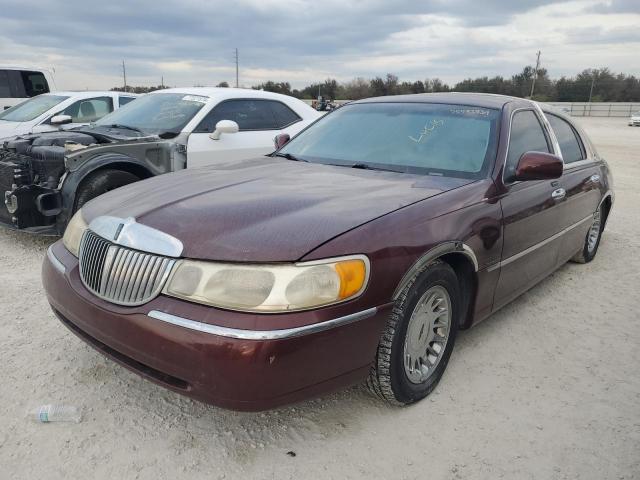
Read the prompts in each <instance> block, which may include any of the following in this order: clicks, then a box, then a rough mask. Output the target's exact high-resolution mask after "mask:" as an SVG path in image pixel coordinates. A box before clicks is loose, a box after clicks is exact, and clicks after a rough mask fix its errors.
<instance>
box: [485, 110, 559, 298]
mask: <svg viewBox="0 0 640 480" xmlns="http://www.w3.org/2000/svg"><path fill="white" fill-rule="evenodd" d="M541 120H542V119H541V117H540V113H539V112H538V111H537V110H536V109H534V108H530V109H529V108H524V109H519V110H516V111H515V112H514V113H513V115H512V118H511V130H510V136H509V148H508V152H507V158H506V161H505V167H504V169H503V175H502V178H500V179H499V181H500V182H502V183H503V184H504V186H505V188H506V194H505V195H504V196H503V198H502V199H501V204H502V212H503V219H504V220H503V222H504V244H503V250H502V261H501V262H500V264H498V265H496V266H494V267H492V269H495V268H500V269H501V272H500V278H499V280H498V286H497V288H496V294H495V301H494V308H500V307H501V306H502V305H504V304H505V303H507V302H509V301H511V300H512V299H513V298H515V297H517V296H518V295H520V294H521V293H522V292H524V291H525V290H527V289H528V288H529V287H531V285H533V284H535V283H536V282H538V281H539V280H541V279H542V278H544V277H545V276H546V275H548V274H549V273H550V272H552V271H553V269H554V268H555V266H556V262H557V245H558V243H559V241H560V240H558V238H555V236H556V234H558V232H560V231H561V230H562V229H563V224H562V221H561V219H560V218H559V217H558V204H559V202H560V201H561V199H559V198H558V190H559V189H560V180H553V181H551V180H537V181H527V182H518V181H515V179H514V175H515V171H516V167H517V165H518V161H519V160H520V157H521V156H522V155H523V154H524V153H525V152H530V151H535V152H546V153H554V150H553V147H552V142H551V138H550V137H549V135H548V134H547V132H546V131H545V129H544V127H543V124H542V122H541Z"/></svg>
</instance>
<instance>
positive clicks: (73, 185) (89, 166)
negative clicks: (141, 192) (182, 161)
mask: <svg viewBox="0 0 640 480" xmlns="http://www.w3.org/2000/svg"><path fill="white" fill-rule="evenodd" d="M107 169H113V170H121V171H124V172H128V173H131V174H133V175H135V176H137V177H138V178H139V179H140V180H144V179H145V178H149V177H153V176H154V175H155V174H154V173H153V172H152V171H151V170H150V169H149V168H148V167H147V166H146V165H145V164H144V162H141V161H140V160H138V159H136V158H133V157H129V156H127V155H123V154H114V153H111V154H109V153H107V154H103V155H97V156H96V157H94V158H92V159H90V160H88V161H87V162H85V163H84V164H82V166H81V167H80V168H78V169H77V170H74V171H71V172H69V173H68V174H67V176H66V178H65V179H64V181H63V184H62V188H61V193H62V203H63V211H62V212H61V214H60V215H58V222H57V223H58V224H59V225H60V224H62V225H66V223H67V221H68V220H69V219H70V218H71V215H72V214H73V208H74V205H75V202H76V194H77V191H78V189H79V188H80V186H81V185H82V183H83V182H84V181H85V180H86V179H87V177H88V176H89V175H91V174H92V173H95V172H98V171H100V170H107Z"/></svg>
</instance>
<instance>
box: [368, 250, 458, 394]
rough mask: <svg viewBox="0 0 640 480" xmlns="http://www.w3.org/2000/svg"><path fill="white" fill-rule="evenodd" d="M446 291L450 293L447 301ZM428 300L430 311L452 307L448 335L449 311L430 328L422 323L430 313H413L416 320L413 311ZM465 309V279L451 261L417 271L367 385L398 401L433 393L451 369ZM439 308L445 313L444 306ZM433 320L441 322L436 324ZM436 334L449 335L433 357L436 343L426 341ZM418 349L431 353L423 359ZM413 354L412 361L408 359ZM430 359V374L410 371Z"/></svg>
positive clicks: (397, 307)
mask: <svg viewBox="0 0 640 480" xmlns="http://www.w3.org/2000/svg"><path fill="white" fill-rule="evenodd" d="M445 293H446V296H448V302H447V301H446V298H445ZM432 295H436V296H438V295H440V296H441V297H442V298H443V302H439V303H438V302H435V303H432V300H431V298H432ZM423 302H426V305H427V306H429V308H427V309H426V311H436V310H435V309H434V308H433V306H434V305H435V304H436V303H437V305H436V308H439V307H441V306H442V305H443V304H444V305H446V306H448V309H449V312H450V313H449V317H448V323H449V327H448V334H446V335H444V334H445V333H446V329H444V328H440V327H439V325H442V322H443V321H444V320H443V319H444V317H445V316H446V315H444V314H443V316H442V317H440V320H437V323H431V322H428V323H427V325H429V327H427V328H426V329H425V328H424V326H420V322H418V319H419V318H425V317H424V316H420V315H414V322H413V323H412V321H411V319H412V314H414V313H416V314H417V313H418V312H420V311H423V310H421V307H420V305H421V304H423ZM461 310H462V309H461V292H460V284H459V281H458V278H457V276H456V274H455V272H454V271H453V269H452V268H451V267H450V266H449V265H448V264H446V263H445V262H443V261H441V260H436V261H434V262H432V263H430V264H428V265H426V266H425V267H423V268H422V269H421V270H420V271H418V272H417V273H416V275H415V276H414V277H413V278H412V279H411V280H410V281H409V283H408V285H407V286H406V287H405V288H404V289H403V290H402V292H401V293H400V295H399V297H398V299H397V301H396V303H395V305H394V307H393V309H392V312H391V315H390V316H389V319H388V321H387V325H386V327H385V329H384V331H383V333H382V336H381V338H380V343H379V344H378V350H377V354H376V358H375V360H374V363H373V365H372V367H371V371H370V373H369V378H368V379H367V387H368V389H369V390H370V391H371V392H372V393H373V394H375V395H376V396H378V397H380V398H381V399H383V400H385V401H387V402H388V403H391V404H393V405H408V404H411V403H414V402H416V401H418V400H421V399H422V398H424V397H426V396H427V395H429V393H431V392H432V391H433V389H434V388H435V387H436V385H437V384H438V382H439V381H440V379H441V378H442V375H443V374H444V371H445V369H446V368H447V363H448V362H449V357H450V356H451V352H452V351H453V346H454V344H455V340H456V334H457V332H458V324H459V320H460V315H461ZM438 312H439V313H441V312H440V311H439V310H438ZM416 322H417V323H416ZM423 325H424V324H423ZM433 325H436V326H435V327H432V326H433ZM416 328H418V329H416ZM436 331H439V333H440V336H438V335H435V332H436ZM432 333H433V334H434V336H433V338H434V339H436V338H440V339H441V338H442V337H443V336H444V337H446V339H445V340H444V341H443V342H441V343H442V344H443V345H444V346H443V347H442V346H441V347H440V349H439V350H438V351H437V352H436V353H437V354H438V355H437V357H436V358H435V359H433V360H432V357H433V355H429V354H428V349H427V345H429V346H430V347H431V352H434V351H435V350H436V346H437V345H436V344H429V343H428V342H429V339H428V338H427V339H426V342H425V340H424V339H425V335H431V334H432ZM420 337H422V339H420ZM431 345H432V346H431ZM418 350H419V351H422V352H424V351H425V350H427V352H425V353H427V355H426V358H419V357H418V356H417V355H422V354H416V351H418ZM412 357H413V358H412ZM408 358H412V360H411V361H406V360H407V359H408ZM415 359H418V360H419V361H416V360H415ZM421 360H424V362H421ZM426 362H430V363H428V364H427V363H426ZM425 364H427V370H428V371H427V372H426V373H425V371H424V370H423V369H418V368H413V372H411V367H415V366H416V365H425Z"/></svg>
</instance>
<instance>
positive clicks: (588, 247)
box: [571, 207, 606, 263]
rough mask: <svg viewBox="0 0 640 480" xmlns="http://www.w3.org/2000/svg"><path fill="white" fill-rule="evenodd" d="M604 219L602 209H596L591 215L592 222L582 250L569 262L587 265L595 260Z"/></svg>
mask: <svg viewBox="0 0 640 480" xmlns="http://www.w3.org/2000/svg"><path fill="white" fill-rule="evenodd" d="M605 217H606V215H604V214H603V211H602V207H598V209H597V210H596V211H595V213H594V214H593V221H592V223H591V227H589V231H588V232H587V236H586V237H585V239H584V244H583V245H582V250H580V251H579V252H578V253H576V254H575V256H574V257H573V258H572V259H571V260H573V261H574V262H577V263H589V262H590V261H591V260H593V259H594V258H595V256H596V253H598V247H599V246H600V239H601V238H602V231H603V230H604V221H605Z"/></svg>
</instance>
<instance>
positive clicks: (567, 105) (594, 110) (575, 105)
mask: <svg viewBox="0 0 640 480" xmlns="http://www.w3.org/2000/svg"><path fill="white" fill-rule="evenodd" d="M304 101H305V102H306V103H308V104H309V105H311V104H312V102H313V100H307V99H305V100H304ZM347 102H349V100H334V103H336V104H338V105H341V104H343V103H347ZM547 103H548V104H549V105H553V106H554V107H556V108H560V109H563V110H565V111H566V112H567V113H569V114H571V115H572V116H574V117H630V116H631V114H632V113H635V112H640V103H637V102H636V103H623V102H591V103H589V102H547Z"/></svg>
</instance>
